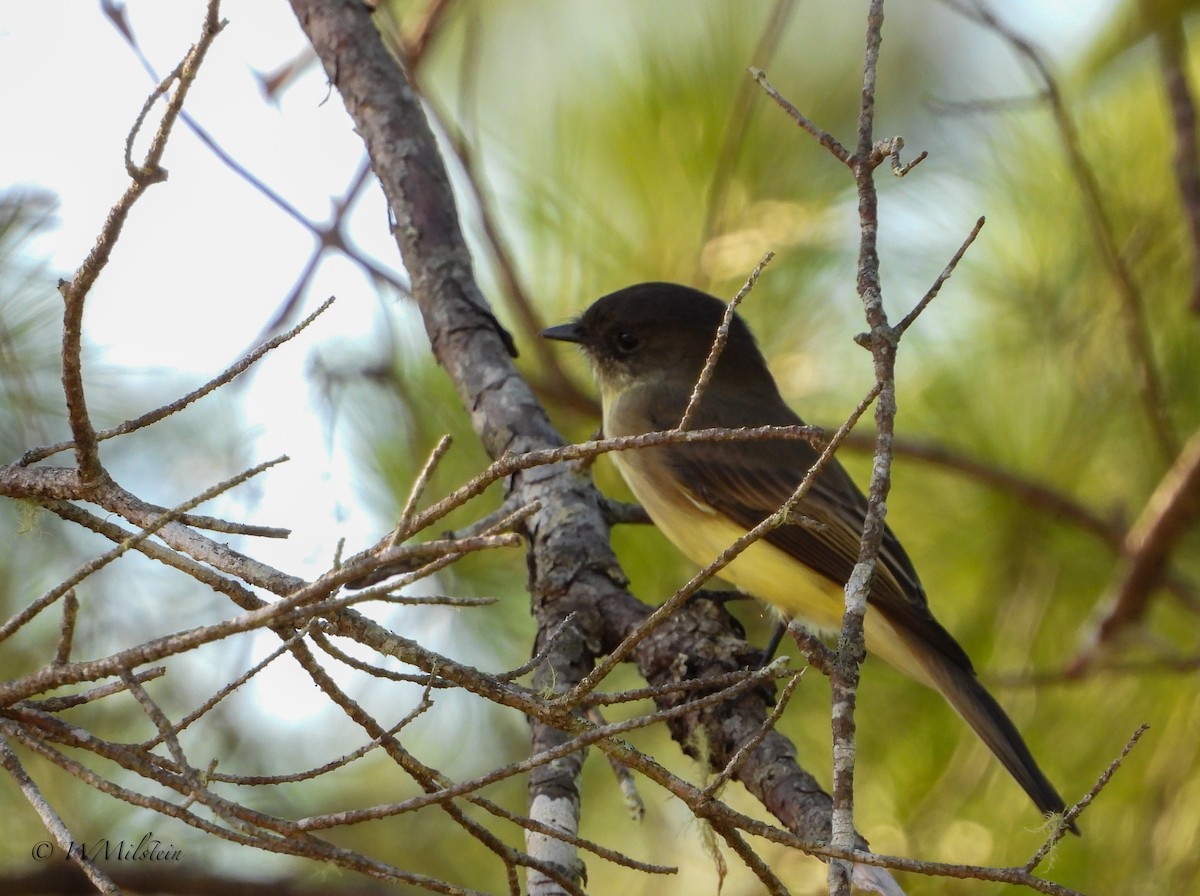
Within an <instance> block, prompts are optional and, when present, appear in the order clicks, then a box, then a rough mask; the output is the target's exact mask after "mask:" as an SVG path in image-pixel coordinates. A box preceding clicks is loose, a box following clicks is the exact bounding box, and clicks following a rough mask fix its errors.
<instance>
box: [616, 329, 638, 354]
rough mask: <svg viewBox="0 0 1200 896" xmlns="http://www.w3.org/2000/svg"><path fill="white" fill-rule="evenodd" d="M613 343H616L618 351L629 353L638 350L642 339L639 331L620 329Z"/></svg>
mask: <svg viewBox="0 0 1200 896" xmlns="http://www.w3.org/2000/svg"><path fill="white" fill-rule="evenodd" d="M613 344H614V345H616V347H617V351H619V352H621V353H623V354H626V355H627V354H629V353H630V352H633V351H636V350H637V348H638V346H640V345H641V344H642V340H641V339H640V338H638V335H637V333H631V332H630V331H629V330H620V331H618V333H617V335H616V336H615V337H614V338H613Z"/></svg>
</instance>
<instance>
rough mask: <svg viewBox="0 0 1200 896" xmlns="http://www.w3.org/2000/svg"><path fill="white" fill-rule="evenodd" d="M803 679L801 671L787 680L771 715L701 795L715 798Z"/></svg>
mask: <svg viewBox="0 0 1200 896" xmlns="http://www.w3.org/2000/svg"><path fill="white" fill-rule="evenodd" d="M803 677H804V673H803V671H801V672H796V673H794V674H793V675H792V677H791V678H790V679H788V683H787V684H785V685H784V686H783V691H782V692H781V693H780V694H779V699H778V700H777V701H776V703H775V708H774V709H773V710H771V714H770V715H769V716H767V718H766V719H765V720H764V721H763V723H762V725H760V726H759V728H758V731H756V732H754V735H753V736H752V737H750V738H748V739H747V740H745V741H744V742H743V743H742V744H741V745H740V746H739V747H738V748H737V751H736V752H735V753H734V754H733V756H731V757H730V758H729V762H727V763H726V764H725V767H724V768H723V769H721V771H720V772H719V773H718V774H717V775H716V777H714V778H713V779H712V780H711V781H710V782H709V783H708V784H707V785H706V786H705V788H704V790H703V793H705V794H707V795H708V796H709V797H715V796H716V795H717V793H718V792H719V791H720V789H721V788H722V787H724V786H725V785H726V784H727V783H728V782H729V780H730V779H731V778H732V777H733V776H734V774H736V773H737V770H738V769H739V768H741V766H742V763H743V762H745V761H746V757H747V756H749V755H750V754H751V753H752V752H754V751H755V750H757V749H758V745H759V744H761V743H762V742H763V739H764V738H765V737H766V736H767V735H768V734H769V733H770V732H771V730H772V729H773V728H774V727H775V725H776V723H777V722H778V721H779V718H780V716H782V715H783V711H784V709H785V708H786V707H787V705H788V703H789V702H790V701H791V699H792V693H793V692H794V691H795V690H796V685H798V684H799V683H800V679H801V678H803Z"/></svg>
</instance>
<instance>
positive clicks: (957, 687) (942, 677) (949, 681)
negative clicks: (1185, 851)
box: [905, 636, 1079, 834]
mask: <svg viewBox="0 0 1200 896" xmlns="http://www.w3.org/2000/svg"><path fill="white" fill-rule="evenodd" d="M905 640H906V641H907V642H908V647H909V649H910V650H912V652H913V653H914V654H916V656H917V657H918V658H919V660H920V663H921V665H922V666H923V667H924V671H925V672H926V674H927V675H928V681H929V683H930V684H932V685H933V686H934V687H935V688H936V689H937V690H938V691H939V692H940V693H941V694H942V696H943V697H945V698H946V700H947V701H948V702H949V703H950V705H951V706H952V707H954V710H955V711H956V712H957V713H958V714H959V715H960V716H962V717H963V719H964V720H965V721H966V723H967V724H968V725H970V726H971V728H972V729H973V730H974V731H975V733H976V734H978V735H979V737H980V739H982V740H983V742H984V743H985V744H987V746H988V749H989V750H991V751H992V753H994V754H995V756H996V758H997V759H999V760H1000V762H1001V763H1002V764H1003V765H1004V767H1005V768H1006V769H1008V772H1009V774H1010V775H1012V776H1013V778H1015V779H1016V781H1017V783H1018V784H1020V785H1021V787H1022V788H1024V790H1025V792H1026V793H1027V794H1029V797H1030V799H1032V800H1033V802H1034V804H1035V805H1036V806H1037V807H1038V809H1040V810H1041V811H1042V812H1043V813H1050V812H1054V813H1059V814H1061V813H1062V812H1064V811H1065V810H1066V803H1064V802H1063V798H1062V797H1061V796H1060V795H1059V793H1058V791H1057V790H1056V789H1055V788H1054V785H1053V784H1051V783H1050V780H1049V779H1048V778H1047V777H1046V775H1045V773H1044V772H1042V770H1041V768H1039V767H1038V764H1037V761H1036V760H1035V759H1034V758H1033V754H1032V753H1030V752H1029V747H1028V746H1026V745H1025V740H1024V739H1023V738H1022V737H1021V733H1020V732H1019V731H1017V726H1016V725H1014V724H1013V722H1012V719H1010V718H1009V717H1008V714H1007V713H1006V712H1005V711H1004V709H1003V708H1002V707H1001V706H1000V704H999V703H997V702H996V699H995V698H994V697H993V696H992V695H991V694H989V693H988V691H987V689H986V688H985V687H984V686H983V684H982V683H980V681H979V679H978V678H977V677H976V676H975V673H974V672H972V671H971V670H970V669H969V668H964V667H963V666H962V665H960V664H958V663H956V662H954V660H953V659H952V658H950V657H947V656H944V655H943V654H941V653H939V652H938V651H936V650H935V649H933V648H931V647H930V646H929V645H927V644H919V643H915V639H914V638H912V637H911V636H910V637H908V638H905ZM1070 830H1071V832H1072V833H1075V834H1078V833H1079V830H1078V828H1076V826H1075V824H1074V823H1073V822H1072V824H1071V826H1070Z"/></svg>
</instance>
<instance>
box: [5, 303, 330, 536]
mask: <svg viewBox="0 0 1200 896" xmlns="http://www.w3.org/2000/svg"><path fill="white" fill-rule="evenodd" d="M333 302H334V299H333V297H332V296H330V297H329V298H328V299H326V300H325V301H324V302H322V303H321V307H319V308H318V309H317V310H316V311H314V312H313V313H312V314H310V315H309V316H308V317H306V318H305V319H304V320H302V321H301V322H300V323H298V324H296V326H294V327H292V329H290V330H288V331H287V332H286V333H281V334H279V335H278V336H276V337H274V338H273V339H269V340H267V341H266V342H264V343H263V344H262V345H260V346H259V347H258V348H256V349H254V350H253V351H251V352H249V353H248V354H246V355H245V356H244V357H243V358H241V360H239V361H238V362H237V363H235V364H233V365H231V366H229V367H227V368H226V369H225V370H223V371H222V372H221V373H220V374H219V375H218V376H215V377H213V378H212V379H211V380H209V381H208V382H207V383H205V384H204V385H203V386H201V387H200V388H198V389H193V390H192V391H191V392H189V393H188V394H187V395H184V396H183V397H181V398H178V399H176V400H175V401H173V402H171V403H170V404H166V405H163V406H162V407H159V408H155V409H154V410H152V411H148V412H147V413H145V414H142V415H141V416H140V417H135V418H134V419H132V420H126V421H125V422H124V423H121V424H118V425H117V426H114V427H112V428H111V429H105V430H102V431H101V432H98V433H96V441H97V442H103V441H104V440H106V439H111V438H114V437H116V436H123V435H125V434H127V433H131V432H134V431H135V430H139V429H143V428H145V427H147V426H150V425H151V424H153V423H157V422H158V421H159V420H162V419H163V418H165V417H169V416H170V415H171V414H174V413H176V412H178V411H181V410H183V409H184V408H185V407H187V406H188V405H189V404H191V403H192V402H194V401H196V400H198V399H200V398H203V397H204V396H205V395H208V394H209V393H210V392H214V391H216V390H217V389H219V388H220V387H221V386H224V385H225V384H226V383H228V382H230V381H232V380H233V379H235V378H236V377H237V376H238V375H240V374H242V373H244V372H245V371H247V370H249V369H250V367H251V366H253V365H254V363H255V362H257V361H258V360H259V359H260V358H262V356H263V355H265V354H267V352H269V351H271V350H272V349H275V348H278V347H279V346H281V345H283V344H284V343H285V342H288V341H289V340H291V339H293V338H295V337H296V336H298V335H299V334H300V332H301V331H302V330H304V329H305V328H306V327H307V326H308V325H309V324H311V323H312V322H313V321H314V320H316V319H317V317H318V316H319V315H321V314H322V313H324V312H325V311H326V310H327V309H328V308H329V307H330V306H331V305H332V304H333ZM74 447H75V443H74V442H59V443H57V444H55V445H47V446H46V447H44V448H32V449H30V450H29V451H26V452H25V453H24V454H23V455H21V458H20V460H18V461H17V464H18V465H20V466H29V465H30V464H33V463H36V462H37V461H39V460H44V459H46V458H47V457H50V456H51V455H54V454H57V453H58V452H60V451H66V450H67V449H68V448H74ZM189 525H196V523H190V524H189ZM224 525H230V524H228V523H225V524H224ZM200 528H203V529H213V530H215V531H227V530H222V529H218V527H217V526H216V525H204V524H200ZM234 531H236V532H237V534H249V535H266V536H267V537H270V538H278V537H283V536H280V535H278V534H276V533H278V532H286V531H287V530H272V529H266V530H262V529H261V528H258V527H248V526H247V527H241V528H238V529H236V530H234Z"/></svg>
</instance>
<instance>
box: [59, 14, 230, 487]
mask: <svg viewBox="0 0 1200 896" xmlns="http://www.w3.org/2000/svg"><path fill="white" fill-rule="evenodd" d="M218 10H219V3H218V2H217V0H210V2H209V4H208V11H207V13H206V15H205V18H204V26H203V28H202V30H201V34H200V39H199V40H198V41H197V42H196V44H195V45H194V46H193V47H192V48H191V50H189V51H188V54H187V55H186V56H185V57H184V60H183V62H181V63H180V65H179V67H178V68H177V69H176V70H175V71H174V72H172V73H171V75H170V76H169V77H168V78H167V80H166V81H165V82H164V84H163V89H165V87H166V85H167V84H168V83H170V82H175V83H176V84H177V87H176V89H175V93H174V94H173V95H172V96H171V99H170V100H169V101H168V103H167V109H166V112H164V114H163V117H162V120H161V121H160V122H159V126H158V130H157V131H156V132H155V134H154V137H153V139H152V140H151V144H150V148H149V150H147V152H146V157H145V159H144V160H143V161H142V163H141V164H140V165H139V166H137V167H136V168H134V166H132V164H131V165H130V169H131V170H130V177H131V183H130V184H129V186H128V187H127V188H126V190H125V193H124V194H123V195H122V196H121V198H120V199H119V200H118V202H117V204H116V205H115V206H113V208H112V210H111V211H110V212H109V213H108V218H107V219H106V220H105V222H104V227H103V229H102V230H101V232H100V235H99V236H98V237H97V239H96V242H95V244H94V245H93V246H92V250H91V252H89V253H88V256H87V258H86V259H85V260H84V262H83V264H82V265H81V266H80V267H79V269H78V270H77V271H76V272H75V276H74V277H72V278H71V280H69V281H63V282H61V283H60V284H59V291H60V292H61V293H62V297H63V303H64V306H65V311H64V314H63V342H62V361H63V372H62V379H63V393H64V394H65V395H66V399H67V417H68V419H69V421H70V424H71V433H72V435H73V437H74V446H75V458H76V463H77V465H78V467H79V476H80V481H81V482H82V483H83V484H84V485H85V486H88V487H91V486H94V485H97V484H99V483H100V482H101V481H102V480H103V479H104V478H105V473H104V469H103V467H102V466H101V465H100V456H99V454H98V452H97V445H96V432H95V429H94V428H93V426H92V422H91V419H90V417H89V416H88V411H87V403H86V400H85V398H84V388H83V370H82V367H81V366H80V348H81V340H82V335H83V306H84V300H85V299H86V298H87V295H88V293H89V291H90V290H91V288H92V284H93V283H95V281H96V278H97V277H98V276H100V272H101V271H102V270H103V269H104V267H105V265H106V264H107V263H108V259H109V255H110V253H111V252H112V247H113V246H115V245H116V243H117V238H118V236H119V235H120V233H121V229H122V227H123V226H124V224H125V221H126V219H127V218H128V216H129V212H130V210H131V209H132V208H133V206H134V204H135V203H136V202H137V201H138V199H140V198H141V197H142V195H143V194H144V193H145V191H146V189H147V188H148V187H149V186H150V185H151V184H153V183H156V182H158V181H160V180H162V179H164V178H165V176H166V174H165V172H163V171H162V170H161V169H160V168H159V163H160V162H161V160H162V156H163V152H164V151H165V150H166V146H167V138H168V137H169V136H170V133H171V129H172V127H173V126H174V124H175V120H176V119H177V118H178V116H179V112H180V110H181V109H182V108H183V101H184V99H185V97H186V96H187V93H188V88H189V87H191V85H192V82H193V81H194V80H195V78H196V73H197V72H198V70H199V67H200V64H201V63H202V62H203V61H204V56H205V54H206V53H207V51H208V48H209V47H210V46H211V45H212V42H213V40H215V39H216V36H217V34H218V33H219V32H220V30H221V28H222V27H223V24H224V23H223V22H221V21H220V19H219V18H218ZM154 96H157V92H156V93H155V94H154ZM143 114H144V112H143ZM141 119H142V116H139V117H138V125H140V123H141ZM137 130H138V126H137V125H135V127H134V129H133V131H132V132H131V133H130V136H129V143H130V144H132V142H133V137H134V134H135V133H136V131H137Z"/></svg>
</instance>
